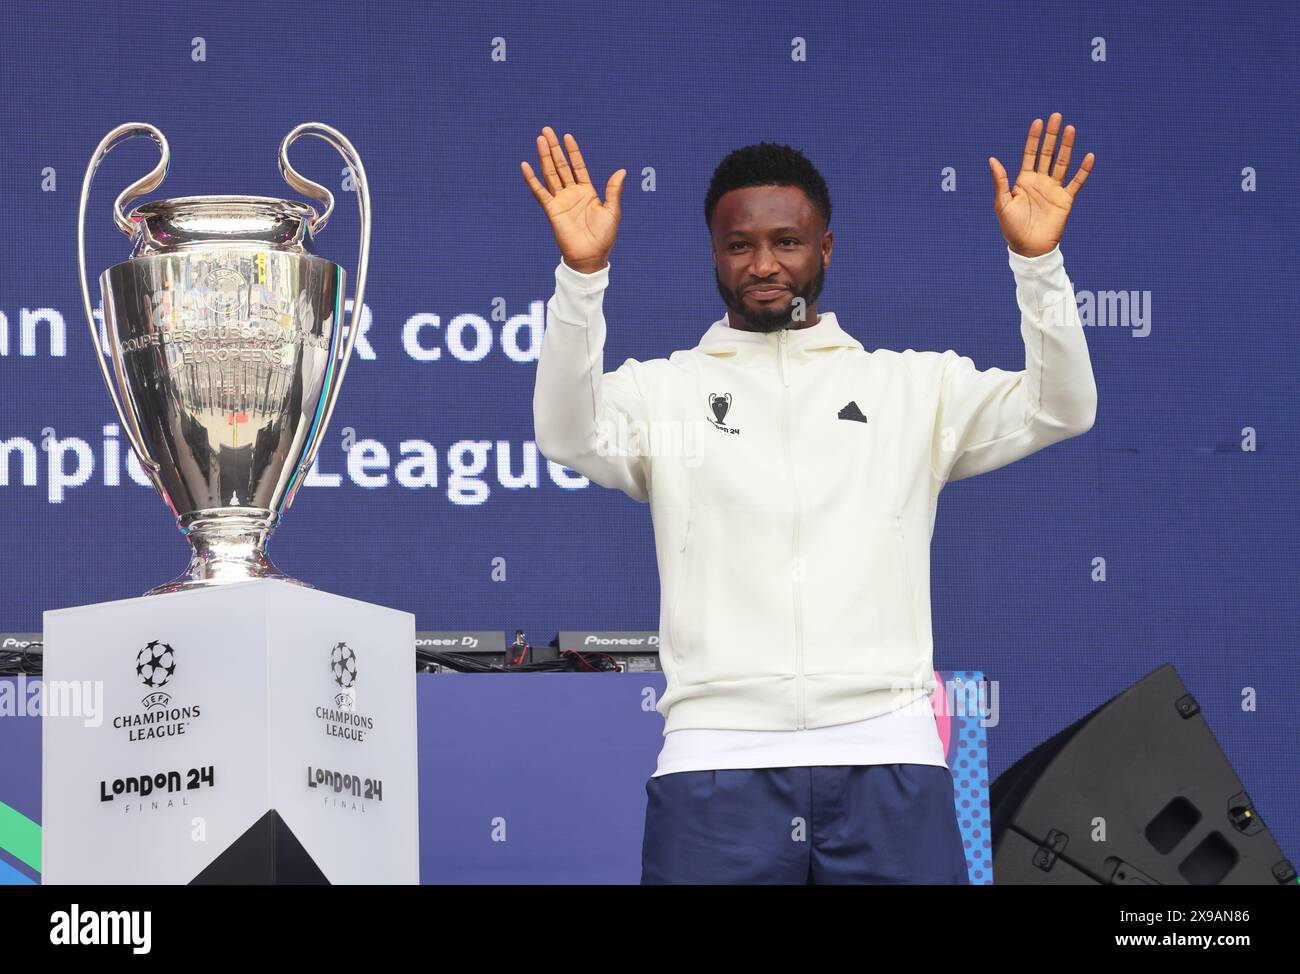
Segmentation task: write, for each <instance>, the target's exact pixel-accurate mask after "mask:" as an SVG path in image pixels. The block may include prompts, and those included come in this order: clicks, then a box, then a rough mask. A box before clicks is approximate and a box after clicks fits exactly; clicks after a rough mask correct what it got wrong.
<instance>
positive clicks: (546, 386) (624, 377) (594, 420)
mask: <svg viewBox="0 0 1300 974" xmlns="http://www.w3.org/2000/svg"><path fill="white" fill-rule="evenodd" d="M608 284H609V265H606V266H605V267H604V268H602V269H601V270H598V271H596V272H595V273H592V274H582V273H580V272H578V271H575V270H574V269H573V268H571V267H569V266H568V265H567V264H565V263H564V261H560V263H559V265H558V266H557V267H556V268H555V294H554V295H553V296H552V297H551V300H550V301H549V302H547V305H546V331H545V332H544V333H543V336H542V348H541V352H540V354H539V357H538V361H537V379H536V384H535V385H534V387H533V428H534V433H535V435H536V437H537V448H538V449H539V450H540V451H541V452H542V455H543V456H545V457H546V458H547V459H548V460H552V461H554V462H555V463H559V464H563V465H564V466H566V467H568V468H570V469H571V470H576V471H577V472H578V473H580V474H582V475H583V476H585V477H587V478H588V479H590V480H591V481H593V482H594V483H597V484H600V485H601V486H602V487H616V488H618V489H619V490H621V491H623V492H624V493H625V494H627V495H628V496H629V497H631V498H632V499H633V500H638V501H641V502H642V503H646V502H648V500H649V496H650V495H649V482H650V456H649V450H647V449H646V448H645V442H646V436H647V430H648V423H647V422H646V413H647V408H646V401H645V398H644V397H643V394H642V390H641V387H640V384H639V380H640V379H641V378H642V366H641V363H639V362H637V361H636V360H634V359H627V360H626V361H625V362H624V363H623V364H622V365H621V366H619V367H618V369H616V370H615V371H613V372H609V373H604V374H602V370H603V367H604V353H605V315H604V312H603V310H602V305H603V303H604V299H605V288H606V287H607V286H608Z"/></svg>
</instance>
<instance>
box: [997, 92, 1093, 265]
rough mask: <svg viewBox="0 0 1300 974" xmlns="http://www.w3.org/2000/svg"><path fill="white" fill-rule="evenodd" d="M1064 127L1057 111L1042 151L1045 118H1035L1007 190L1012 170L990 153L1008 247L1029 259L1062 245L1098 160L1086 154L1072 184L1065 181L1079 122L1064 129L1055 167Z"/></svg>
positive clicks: (1001, 222)
mask: <svg viewBox="0 0 1300 974" xmlns="http://www.w3.org/2000/svg"><path fill="white" fill-rule="evenodd" d="M1060 128H1061V113H1060V112H1053V113H1052V117H1051V118H1049V119H1048V121H1047V138H1046V139H1045V140H1044V141H1043V146H1042V153H1041V154H1040V153H1039V151H1038V140H1039V136H1040V135H1041V134H1042V131H1043V120H1042V119H1041V118H1036V119H1034V122H1033V124H1032V125H1030V126H1029V137H1028V138H1027V139H1026V140H1025V156H1024V159H1023V161H1022V162H1021V164H1020V172H1019V174H1018V175H1017V176H1016V186H1015V189H1014V190H1011V189H1008V188H1007V171H1006V170H1005V169H1003V168H1002V163H1000V162H998V160H997V159H996V158H994V157H992V156H990V157H989V168H990V169H992V170H993V211H994V212H995V213H996V214H997V215H998V225H999V226H1001V228H1002V236H1004V237H1006V238H1007V245H1008V246H1010V248H1011V249H1012V250H1014V251H1015V252H1016V253H1018V254H1023V255H1024V256H1025V257H1039V256H1041V255H1043V254H1046V253H1048V252H1050V251H1051V250H1052V249H1053V248H1054V247H1055V246H1056V245H1057V244H1058V243H1060V241H1061V235H1062V234H1063V233H1064V232H1065V221H1066V219H1067V218H1068V217H1069V215H1070V208H1071V207H1072V206H1073V205H1074V198H1075V196H1076V195H1077V194H1078V192H1079V190H1080V188H1082V186H1083V183H1084V181H1085V180H1086V179H1087V178H1088V173H1089V172H1091V171H1092V164H1093V161H1094V160H1095V158H1096V157H1095V156H1094V155H1093V154H1092V153H1091V152H1089V153H1088V154H1087V155H1086V156H1084V157H1083V162H1081V163H1080V164H1079V169H1078V171H1077V172H1076V173H1075V174H1074V178H1073V179H1072V180H1070V182H1069V184H1068V185H1062V184H1063V182H1064V180H1065V170H1066V168H1067V166H1068V165H1069V163H1070V152H1071V150H1072V149H1073V148H1074V126H1073V125H1067V126H1066V127H1065V132H1064V134H1063V136H1062V138H1061V145H1060V151H1059V152H1058V153H1057V157H1056V165H1054V166H1053V165H1052V152H1053V151H1054V150H1055V149H1056V148H1057V146H1056V136H1057V132H1058V131H1059V130H1060ZM1035 159H1037V163H1036V164H1035ZM1049 167H1050V172H1049Z"/></svg>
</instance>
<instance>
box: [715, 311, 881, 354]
mask: <svg viewBox="0 0 1300 974" xmlns="http://www.w3.org/2000/svg"><path fill="white" fill-rule="evenodd" d="M786 331H787V338H786V341H787V342H788V344H789V348H790V351H792V352H794V351H800V350H801V351H812V350H813V349H826V348H859V349H860V348H862V343H861V342H860V341H858V340H857V339H856V338H854V337H853V336H852V335H850V334H849V333H848V332H846V331H845V330H844V329H843V328H841V327H840V323H839V322H838V321H837V320H836V318H835V313H834V312H833V311H823V312H822V313H821V314H820V315H819V316H818V318H817V324H815V325H809V326H808V327H807V328H790V329H787V330H786ZM778 335H779V332H757V331H742V330H741V329H739V328H732V327H731V326H730V325H729V324H728V323H727V316H726V315H723V316H722V318H721V319H719V320H718V321H715V322H714V323H713V324H712V325H710V326H709V330H708V331H706V332H705V333H704V336H703V337H702V338H701V339H700V343H699V344H698V345H696V346H695V349H696V351H699V352H703V353H704V354H705V355H734V354H737V353H739V352H741V351H743V350H745V349H753V350H755V351H758V350H762V349H775V348H776V346H777V342H778V337H777V336H778Z"/></svg>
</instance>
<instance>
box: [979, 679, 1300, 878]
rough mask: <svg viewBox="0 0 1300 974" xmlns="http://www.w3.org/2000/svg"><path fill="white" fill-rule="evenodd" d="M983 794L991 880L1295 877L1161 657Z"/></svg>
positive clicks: (1191, 699) (1190, 699)
mask: <svg viewBox="0 0 1300 974" xmlns="http://www.w3.org/2000/svg"><path fill="white" fill-rule="evenodd" d="M989 803H990V805H991V806H992V808H991V818H992V829H993V881H994V883H996V884H1007V885H1033V886H1051V885H1072V886H1074V885H1106V884H1113V885H1123V884H1144V885H1166V886H1167V885H1174V886H1216V885H1225V886H1234V885H1260V884H1273V883H1290V884H1295V883H1296V871H1295V869H1294V868H1293V867H1292V865H1291V863H1290V862H1288V861H1287V860H1286V857H1285V856H1283V855H1282V850H1281V849H1280V848H1279V847H1278V844H1277V842H1276V841H1275V840H1274V839H1273V836H1272V835H1271V834H1270V833H1269V831H1268V829H1267V828H1266V827H1265V826H1264V822H1263V820H1262V819H1261V818H1260V816H1259V814H1258V813H1257V812H1256V811H1255V809H1254V807H1253V806H1252V805H1251V803H1250V797H1249V796H1248V795H1247V794H1246V790H1245V788H1243V787H1242V784H1241V779H1239V778H1238V777H1237V775H1236V773H1235V772H1234V771H1233V770H1232V766H1231V765H1230V764H1229V763H1228V759H1227V757H1225V756H1224V753H1223V751H1222V750H1221V749H1220V747H1219V743H1218V741H1216V740H1215V739H1214V735H1213V734H1211V733H1210V729H1209V727H1207V726H1206V724H1205V720H1204V718H1203V717H1202V716H1201V709H1200V707H1199V706H1197V703H1196V699H1195V698H1194V697H1193V696H1192V695H1191V694H1190V693H1188V692H1187V688H1186V687H1185V686H1183V681H1182V680H1181V679H1180V678H1179V676H1178V673H1177V671H1175V670H1174V668H1173V667H1172V666H1168V665H1166V666H1162V667H1161V668H1160V669H1158V670H1156V671H1155V672H1154V673H1152V674H1150V675H1149V676H1147V677H1146V678H1144V679H1143V680H1142V681H1141V682H1139V683H1136V684H1134V685H1133V686H1132V687H1130V688H1129V689H1128V690H1125V691H1124V692H1123V693H1121V694H1120V695H1119V696H1117V697H1115V698H1114V699H1113V700H1110V701H1109V702H1107V703H1105V704H1103V705H1102V706H1101V707H1099V708H1097V709H1096V710H1095V711H1093V712H1092V713H1091V714H1089V715H1088V716H1086V717H1084V718H1082V719H1081V720H1079V721H1076V722H1075V723H1074V724H1071V725H1070V726H1069V727H1067V728H1066V729H1065V730H1063V731H1061V732H1060V733H1059V734H1057V735H1056V736H1055V737H1052V738H1051V739H1050V740H1047V741H1045V742H1044V743H1042V744H1040V745H1039V746H1038V747H1036V748H1034V749H1033V750H1032V751H1030V752H1029V753H1028V754H1026V755H1025V756H1024V757H1023V758H1021V759H1020V760H1019V761H1017V762H1016V763H1015V764H1014V765H1012V766H1011V767H1010V768H1008V769H1007V771H1006V772H1005V773H1003V774H1002V775H1001V776H1000V777H999V778H998V779H997V780H996V781H995V782H993V784H992V786H991V787H990V788H989Z"/></svg>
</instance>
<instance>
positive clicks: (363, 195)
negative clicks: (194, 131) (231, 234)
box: [280, 122, 370, 508]
mask: <svg viewBox="0 0 1300 974" xmlns="http://www.w3.org/2000/svg"><path fill="white" fill-rule="evenodd" d="M304 135H312V136H315V137H316V138H318V139H323V140H324V141H326V142H328V143H329V144H330V145H332V146H333V147H334V148H335V150H337V152H338V153H339V155H341V156H342V157H343V161H344V162H346V163H347V165H348V168H349V169H351V170H352V177H353V179H354V180H355V182H356V187H357V211H358V213H359V215H360V218H361V246H360V251H359V253H358V255H357V274H356V278H355V282H354V283H353V285H352V313H351V314H350V315H349V316H348V327H347V332H348V337H347V341H346V342H345V343H344V348H343V352H342V354H341V356H339V357H338V358H337V359H336V360H335V361H334V362H332V363H331V369H330V371H331V372H333V373H334V375H333V377H332V379H330V380H327V381H328V387H327V388H326V390H325V393H324V395H323V408H322V411H321V412H320V413H318V417H319V418H318V421H317V422H316V423H315V425H314V428H313V430H312V433H311V441H310V442H309V443H308V445H307V449H306V451H305V452H304V453H303V459H302V463H300V464H299V466H298V473H297V475H296V476H295V478H294V482H293V484H292V485H291V486H290V487H289V491H288V496H287V497H286V499H285V504H284V506H285V508H288V507H289V506H290V505H291V504H293V500H294V497H296V496H297V494H298V487H299V486H300V485H301V484H302V481H303V479H304V478H305V477H306V476H307V471H308V470H310V469H311V465H312V464H313V463H314V462H315V461H316V451H317V450H319V449H320V445H321V440H322V438H323V437H324V434H325V430H326V429H327V428H328V427H329V422H330V417H331V416H332V415H333V413H334V404H335V403H336V402H337V401H338V397H339V390H340V389H341V388H342V387H343V376H344V375H345V374H346V373H347V370H348V362H349V361H350V360H351V359H352V348H353V346H354V345H356V342H357V316H358V315H359V314H360V313H361V308H362V301H363V300H364V297H365V293H366V267H367V265H368V264H369V262H370V188H369V184H368V183H367V182H366V169H365V167H364V166H363V165H361V157H360V156H358V155H357V150H356V149H354V148H353V147H352V143H351V142H349V141H348V140H347V138H346V137H345V136H344V135H343V133H342V132H340V131H338V129H334V128H331V127H330V126H328V125H323V124H321V123H320V122H303V123H302V124H301V125H298V126H296V127H295V128H294V129H293V130H292V131H291V132H290V133H289V134H288V135H286V136H285V137H284V141H283V142H281V143H280V174H281V175H282V176H284V179H285V182H287V183H288V184H289V185H290V186H292V187H293V188H294V189H296V190H297V191H298V192H300V193H302V194H303V195H304V196H310V197H311V198H312V199H314V200H318V201H319V202H321V203H324V204H325V209H324V211H323V212H321V213H320V215H318V216H313V217H312V218H311V219H310V220H309V221H308V225H307V228H308V232H310V233H311V235H312V237H313V238H314V237H315V236H316V235H317V234H318V233H320V232H321V231H322V230H324V229H325V224H326V223H328V222H329V218H330V214H331V213H333V212H334V194H333V193H331V192H330V191H329V190H328V189H326V188H325V187H324V186H322V185H320V184H319V183H314V182H312V181H311V180H310V179H307V178H306V177H305V176H303V175H302V174H301V173H299V172H298V171H297V170H296V169H294V168H293V166H292V165H290V163H289V146H291V145H292V144H293V143H294V142H296V141H297V140H298V139H299V138H301V137H302V136H304ZM344 304H345V302H344V301H343V300H340V301H339V314H340V317H341V316H342V309H343V307H344ZM336 331H337V329H336ZM335 348H337V344H332V345H331V353H332V354H334V353H333V349H335ZM335 366H337V368H335Z"/></svg>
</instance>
